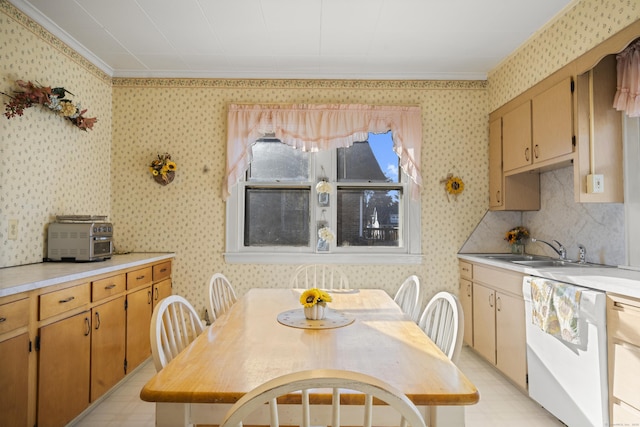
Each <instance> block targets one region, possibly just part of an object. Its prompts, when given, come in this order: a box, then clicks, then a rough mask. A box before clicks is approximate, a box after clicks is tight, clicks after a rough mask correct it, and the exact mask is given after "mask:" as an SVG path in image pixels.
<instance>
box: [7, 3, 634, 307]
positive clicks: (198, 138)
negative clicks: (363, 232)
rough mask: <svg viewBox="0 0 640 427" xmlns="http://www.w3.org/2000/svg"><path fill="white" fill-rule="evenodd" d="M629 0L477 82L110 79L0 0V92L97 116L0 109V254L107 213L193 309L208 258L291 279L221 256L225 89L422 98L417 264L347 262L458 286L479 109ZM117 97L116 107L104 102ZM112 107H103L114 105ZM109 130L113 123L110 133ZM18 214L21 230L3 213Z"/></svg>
mask: <svg viewBox="0 0 640 427" xmlns="http://www.w3.org/2000/svg"><path fill="white" fill-rule="evenodd" d="M639 13H640V11H639V10H638V5H637V2H635V1H631V0H611V1H609V0H601V1H596V0H581V1H577V2H576V3H575V6H574V7H573V8H569V9H568V10H567V12H566V14H565V16H563V17H560V18H559V19H557V20H556V21H554V22H553V23H551V24H550V25H548V26H547V27H546V28H544V29H542V30H541V31H540V32H539V33H538V34H536V35H535V36H534V37H533V38H532V39H531V40H530V41H529V42H528V43H527V44H525V45H524V46H523V47H522V48H521V49H519V50H518V51H516V52H515V53H514V54H513V55H512V56H511V57H509V58H507V60H505V61H504V62H503V63H502V64H501V65H500V66H499V67H497V68H496V70H494V71H493V72H492V73H491V74H490V76H489V80H488V85H489V86H488V89H487V82H369V81H273V80H265V81H258V80H250V81H246V80H158V79H151V80H126V79H116V80H114V81H113V88H112V86H111V82H110V81H109V79H108V78H106V76H104V75H103V74H102V73H101V72H99V71H97V70H96V69H95V67H93V66H92V65H91V64H89V63H88V62H87V61H85V60H83V58H81V57H79V55H77V54H76V53H75V52H73V51H71V50H70V49H69V48H68V47H66V46H64V45H63V44H62V43H60V42H59V41H58V40H56V39H55V38H54V37H52V36H51V35H50V34H48V33H47V32H46V31H44V30H42V29H41V28H40V27H39V26H38V25H37V24H35V23H34V22H33V21H31V20H30V19H28V18H26V17H25V16H24V15H22V14H21V13H20V12H18V11H17V10H16V9H15V8H14V7H13V6H11V5H10V4H9V3H8V2H7V1H6V0H0V34H1V35H2V43H0V57H2V58H3V60H2V63H1V64H0V73H1V74H0V84H1V86H0V90H1V91H2V92H8V91H9V90H10V89H11V85H12V83H13V81H14V80H15V79H18V78H21V79H32V80H38V81H39V82H41V83H45V84H51V85H64V86H65V87H66V88H67V89H69V90H71V91H72V92H73V93H75V94H76V98H74V99H78V100H80V101H82V103H83V105H84V106H85V107H87V108H89V112H90V114H91V115H96V116H97V117H98V119H99V122H98V123H97V124H96V126H95V128H94V131H93V132H88V133H84V132H81V131H79V130H77V129H76V128H74V127H73V126H71V125H69V124H68V123H66V122H65V121H64V120H62V119H60V118H59V117H55V116H54V115H53V114H51V113H50V112H48V111H38V109H37V108H34V109H31V110H29V111H27V113H26V114H25V116H24V117H22V118H19V119H12V120H11V121H7V120H3V121H2V130H3V131H2V135H0V155H1V157H0V225H1V226H0V249H1V250H2V253H1V254H0V267H4V266H14V265H21V264H27V263H32V262H38V261H40V260H41V258H42V256H43V254H44V227H45V225H46V223H47V222H49V221H50V219H51V217H52V215H55V214H77V213H104V214H108V215H109V216H110V219H111V220H112V221H113V222H114V223H115V224H116V245H117V246H118V249H121V250H136V251H174V252H176V254H177V256H176V268H175V292H177V293H180V294H182V295H184V296H186V297H187V298H189V299H191V300H192V301H193V302H194V303H195V304H196V305H197V306H198V308H199V309H202V308H203V306H204V295H205V289H204V287H205V284H206V281H207V279H208V277H209V275H210V274H211V273H212V272H214V271H222V272H224V273H225V274H227V275H228V276H229V278H230V279H231V280H232V282H233V283H234V286H236V288H237V289H238V291H239V293H240V294H242V293H244V292H245V291H246V290H247V289H249V288H250V287H252V286H287V283H288V279H289V276H290V274H291V272H292V271H293V268H294V267H293V266H291V265H285V266H269V265H228V264H225V263H224V260H223V257H222V253H223V251H224V224H225V217H224V216H225V209H224V203H223V202H222V201H221V199H220V185H221V182H222V176H223V173H224V156H225V148H224V144H225V135H226V129H225V120H226V119H225V113H226V110H225V106H226V105H227V103H229V102H251V103H253V102H308V103H316V102H340V103H372V104H417V105H420V106H421V108H422V112H423V127H424V137H423V144H424V149H423V158H422V167H423V177H424V188H423V193H422V227H423V238H422V244H423V250H424V257H423V263H422V265H419V266H417V265H416V266H368V265H367V266H357V265H355V266H349V267H347V268H346V272H347V274H348V276H349V277H350V279H351V280H352V282H353V283H355V284H361V285H366V286H374V287H380V288H383V289H386V290H387V291H389V292H390V293H392V292H394V291H395V289H397V287H398V286H399V284H400V282H401V280H402V278H404V277H405V276H406V275H408V274H412V273H417V274H418V275H419V276H420V277H421V279H422V281H423V288H424V290H425V295H424V298H425V301H426V299H427V298H429V297H430V296H431V295H432V294H433V293H435V292H436V291H437V290H442V289H448V290H452V291H453V290H455V288H456V286H457V274H458V270H457V261H456V257H455V254H456V252H457V250H458V249H459V248H460V246H461V245H462V243H463V242H464V241H465V239H466V238H467V236H468V235H469V234H470V233H471V232H472V231H473V229H474V227H475V225H476V224H477V223H478V221H480V219H481V218H482V217H483V214H484V213H485V211H486V209H487V197H486V195H487V191H488V185H487V181H488V176H487V175H488V164H487V151H488V149H487V145H488V144H487V135H488V133H487V116H488V113H489V111H491V110H493V109H495V108H497V107H498V106H500V105H502V104H504V103H505V102H506V101H508V100H509V99H511V98H512V97H513V96H515V95H517V94H519V93H521V92H522V91H523V90H525V89H527V88H529V87H530V86H532V85H533V84H535V83H536V82H538V81H539V80H541V79H543V78H544V77H545V76H547V75H549V74H550V73H551V72H552V71H554V70H556V69H558V68H560V67H561V66H563V65H564V64H566V63H567V62H569V61H571V60H573V59H575V58H576V57H577V56H579V55H580V54H582V53H583V52H585V51H586V50H588V49H589V48H591V47H593V46H595V45H596V44H597V43H599V42H600V41H602V40H604V39H606V38H607V37H608V36H609V35H611V34H614V33H615V32H616V31H618V30H620V29H622V28H624V27H625V26H626V25H628V24H630V23H631V22H633V21H635V20H636V19H638V17H639ZM112 97H113V104H112ZM112 114H113V117H112ZM111 132H113V134H112V133H111ZM164 151H169V152H170V153H171V154H172V156H173V158H174V160H175V161H176V162H177V163H178V173H177V177H176V179H175V181H174V182H173V183H172V184H171V185H169V186H167V187H161V186H159V185H158V184H156V183H155V182H154V181H153V180H152V179H151V178H150V176H149V174H148V170H147V165H148V163H149V162H150V161H151V159H153V158H154V157H155V156H156V155H157V154H158V153H161V152H164ZM449 172H453V173H456V174H459V175H460V176H461V177H462V178H463V179H464V181H465V183H466V190H465V192H464V193H463V194H462V196H460V197H459V198H458V200H457V201H451V202H448V201H447V199H446V197H445V193H444V190H443V188H442V186H441V185H440V184H439V180H440V179H441V178H443V177H444V176H445V175H446V174H447V173H449ZM14 217H16V218H17V219H18V220H19V221H20V232H19V237H18V239H17V240H16V241H8V240H7V239H6V230H7V221H8V219H9V218H14Z"/></svg>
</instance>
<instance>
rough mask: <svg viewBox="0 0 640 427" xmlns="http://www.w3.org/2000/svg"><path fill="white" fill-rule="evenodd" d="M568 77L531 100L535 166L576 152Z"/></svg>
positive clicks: (570, 86) (570, 83)
mask: <svg viewBox="0 0 640 427" xmlns="http://www.w3.org/2000/svg"><path fill="white" fill-rule="evenodd" d="M571 88H572V82H571V78H570V77H568V78H566V79H564V80H563V81H561V82H560V83H558V84H556V85H555V86H552V87H550V88H549V89H547V90H546V91H544V92H542V93H541V94H539V95H537V96H535V97H534V98H533V100H532V107H531V116H532V119H531V122H532V141H533V163H539V162H543V161H545V160H550V159H553V158H555V157H560V156H562V155H565V154H571V153H572V152H573V97H572V90H571Z"/></svg>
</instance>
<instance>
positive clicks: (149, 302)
mask: <svg viewBox="0 0 640 427" xmlns="http://www.w3.org/2000/svg"><path fill="white" fill-rule="evenodd" d="M147 297H148V298H147V304H151V291H147Z"/></svg>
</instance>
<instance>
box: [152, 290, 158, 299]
mask: <svg viewBox="0 0 640 427" xmlns="http://www.w3.org/2000/svg"><path fill="white" fill-rule="evenodd" d="M158 296H159V293H158V288H155V289H154V290H153V299H154V300H155V301H158Z"/></svg>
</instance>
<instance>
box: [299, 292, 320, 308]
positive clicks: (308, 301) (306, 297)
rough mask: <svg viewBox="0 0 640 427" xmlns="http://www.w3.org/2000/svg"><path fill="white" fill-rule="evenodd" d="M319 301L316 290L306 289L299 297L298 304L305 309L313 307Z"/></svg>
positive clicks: (318, 294) (318, 293)
mask: <svg viewBox="0 0 640 427" xmlns="http://www.w3.org/2000/svg"><path fill="white" fill-rule="evenodd" d="M319 299H320V291H319V290H317V289H316V288H313V289H307V290H306V291H304V292H303V293H302V295H300V304H302V305H303V306H305V307H313V306H314V305H316V304H317V303H318V300H319Z"/></svg>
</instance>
